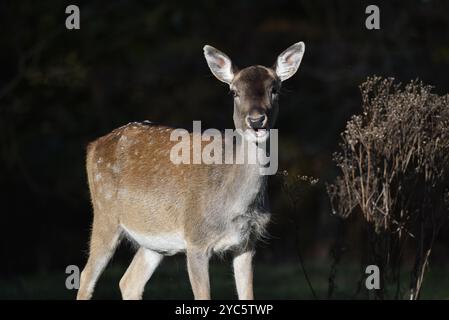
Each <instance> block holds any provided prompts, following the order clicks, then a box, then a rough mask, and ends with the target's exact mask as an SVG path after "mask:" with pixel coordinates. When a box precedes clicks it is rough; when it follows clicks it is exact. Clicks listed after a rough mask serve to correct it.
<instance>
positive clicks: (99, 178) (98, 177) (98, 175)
mask: <svg viewBox="0 0 449 320" xmlns="http://www.w3.org/2000/svg"><path fill="white" fill-rule="evenodd" d="M100 180H101V174H100V173H97V174H96V175H95V181H96V182H98V181H100Z"/></svg>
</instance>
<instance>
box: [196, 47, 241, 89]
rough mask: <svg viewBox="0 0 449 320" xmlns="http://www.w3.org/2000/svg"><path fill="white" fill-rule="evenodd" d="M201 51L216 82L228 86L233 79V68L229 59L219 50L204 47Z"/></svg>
mask: <svg viewBox="0 0 449 320" xmlns="http://www.w3.org/2000/svg"><path fill="white" fill-rule="evenodd" d="M203 50H204V56H205V57H206V61H207V64H208V65H209V68H210V71H212V73H213V74H214V76H215V77H217V79H218V80H220V81H223V82H226V83H227V84H230V83H231V82H232V79H234V70H233V69H234V68H233V66H232V61H231V59H229V57H228V56H227V55H226V54H224V53H223V52H221V51H220V50H218V49H215V48H214V47H212V46H209V45H205V46H204V48H203Z"/></svg>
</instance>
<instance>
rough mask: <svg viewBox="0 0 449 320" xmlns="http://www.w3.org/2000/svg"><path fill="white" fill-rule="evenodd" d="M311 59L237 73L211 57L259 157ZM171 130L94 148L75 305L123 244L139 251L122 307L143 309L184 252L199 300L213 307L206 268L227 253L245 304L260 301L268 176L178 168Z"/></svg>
mask: <svg viewBox="0 0 449 320" xmlns="http://www.w3.org/2000/svg"><path fill="white" fill-rule="evenodd" d="M304 50H305V46H304V43H303V42H298V43H295V44H294V45H292V46H291V47H289V48H288V49H287V50H285V51H284V52H282V53H281V54H280V55H279V56H278V58H277V60H276V63H275V64H274V66H273V67H272V68H267V67H264V66H260V65H255V66H250V67H247V68H244V69H241V70H238V69H237V68H236V67H235V66H234V65H233V63H232V62H231V60H230V59H229V57H228V56H227V55H226V54H224V53H223V52H221V51H219V50H217V49H215V48H213V47H211V46H209V45H206V46H205V47H204V55H205V58H206V61H207V63H208V65H209V68H210V70H211V71H212V73H213V74H214V75H215V77H216V78H218V80H220V81H222V82H225V83H226V84H228V85H229V88H230V90H231V92H232V94H233V100H234V115H233V120H234V125H235V128H236V129H240V130H241V132H244V133H243V135H242V136H243V138H242V140H243V141H245V142H246V143H248V144H253V145H254V146H255V148H256V149H257V148H259V145H260V144H261V143H262V142H263V141H266V140H267V139H269V134H270V131H269V129H270V128H273V125H274V123H275V120H276V117H277V113H278V99H279V90H280V87H281V82H282V81H284V80H286V79H288V78H290V77H291V76H293V75H294V74H295V73H296V71H297V70H298V68H299V65H300V63H301V60H302V57H303V54H304ZM173 130H174V128H170V127H167V126H161V125H155V124H152V123H149V122H143V123H130V124H128V125H125V126H123V127H121V128H118V129H115V130H114V131H112V132H111V133H109V134H107V135H105V136H103V137H101V138H99V139H97V140H95V141H94V142H92V143H90V144H89V146H88V148H87V157H86V158H87V159H86V168H87V176H88V183H89V189H90V194H91V199H92V205H93V211H94V212H93V225H92V232H91V239H90V254H89V258H88V261H87V264H86V266H85V268H84V270H83V271H82V273H81V278H80V288H79V290H78V295H77V298H78V299H90V298H91V296H92V293H93V290H94V287H95V284H96V281H97V279H98V277H99V276H100V274H101V273H102V271H103V270H104V268H105V266H106V265H107V263H108V261H109V260H110V258H111V256H112V255H113V253H114V251H115V249H116V247H117V245H118V243H119V242H120V239H121V238H122V237H123V236H125V237H126V238H128V239H130V240H131V241H133V242H134V243H136V244H137V246H138V250H137V253H136V254H135V257H134V259H133V260H132V262H131V265H130V266H129V268H128V269H127V271H126V272H125V274H124V276H123V277H122V279H121V280H120V289H121V293H122V297H123V298H124V299H141V298H142V294H143V291H144V287H145V284H146V283H147V281H148V280H149V278H150V277H151V275H152V273H153V272H154V270H155V269H156V267H157V266H158V264H159V263H160V262H161V260H162V258H163V257H164V256H167V255H173V254H176V253H179V252H184V253H185V254H186V256H187V269H188V274H189V279H190V283H191V286H192V290H193V294H194V297H195V299H210V286H209V272H208V265H209V259H210V257H211V255H212V254H213V253H221V252H225V251H230V252H232V254H233V268H234V274H235V282H236V287H237V293H238V298H239V299H253V285H252V281H253V279H252V278H253V272H252V258H253V255H254V252H255V242H256V240H257V239H258V238H259V237H260V236H261V235H262V234H263V232H264V230H265V227H266V224H267V223H268V221H269V218H270V214H269V211H268V204H267V189H266V184H267V176H266V175H261V174H260V170H259V169H260V168H259V166H260V165H259V164H249V163H243V164H223V165H219V164H190V165H187V164H174V163H173V162H172V161H170V149H171V148H172V147H173V145H174V143H175V142H174V141H172V140H171V139H170V134H171V132H172V131H173ZM237 150H240V149H238V148H237ZM240 152H242V151H240Z"/></svg>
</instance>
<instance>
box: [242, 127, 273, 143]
mask: <svg viewBox="0 0 449 320" xmlns="http://www.w3.org/2000/svg"><path fill="white" fill-rule="evenodd" d="M245 135H246V137H247V139H248V140H249V141H254V142H264V141H266V140H267V139H268V136H269V135H270V131H269V130H268V129H265V128H260V129H253V128H248V129H247V130H246V131H245Z"/></svg>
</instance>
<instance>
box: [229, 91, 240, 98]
mask: <svg viewBox="0 0 449 320" xmlns="http://www.w3.org/2000/svg"><path fill="white" fill-rule="evenodd" d="M229 94H230V95H232V96H233V97H234V98H237V97H238V96H239V95H238V93H237V91H235V90H233V89H231V90H229Z"/></svg>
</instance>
